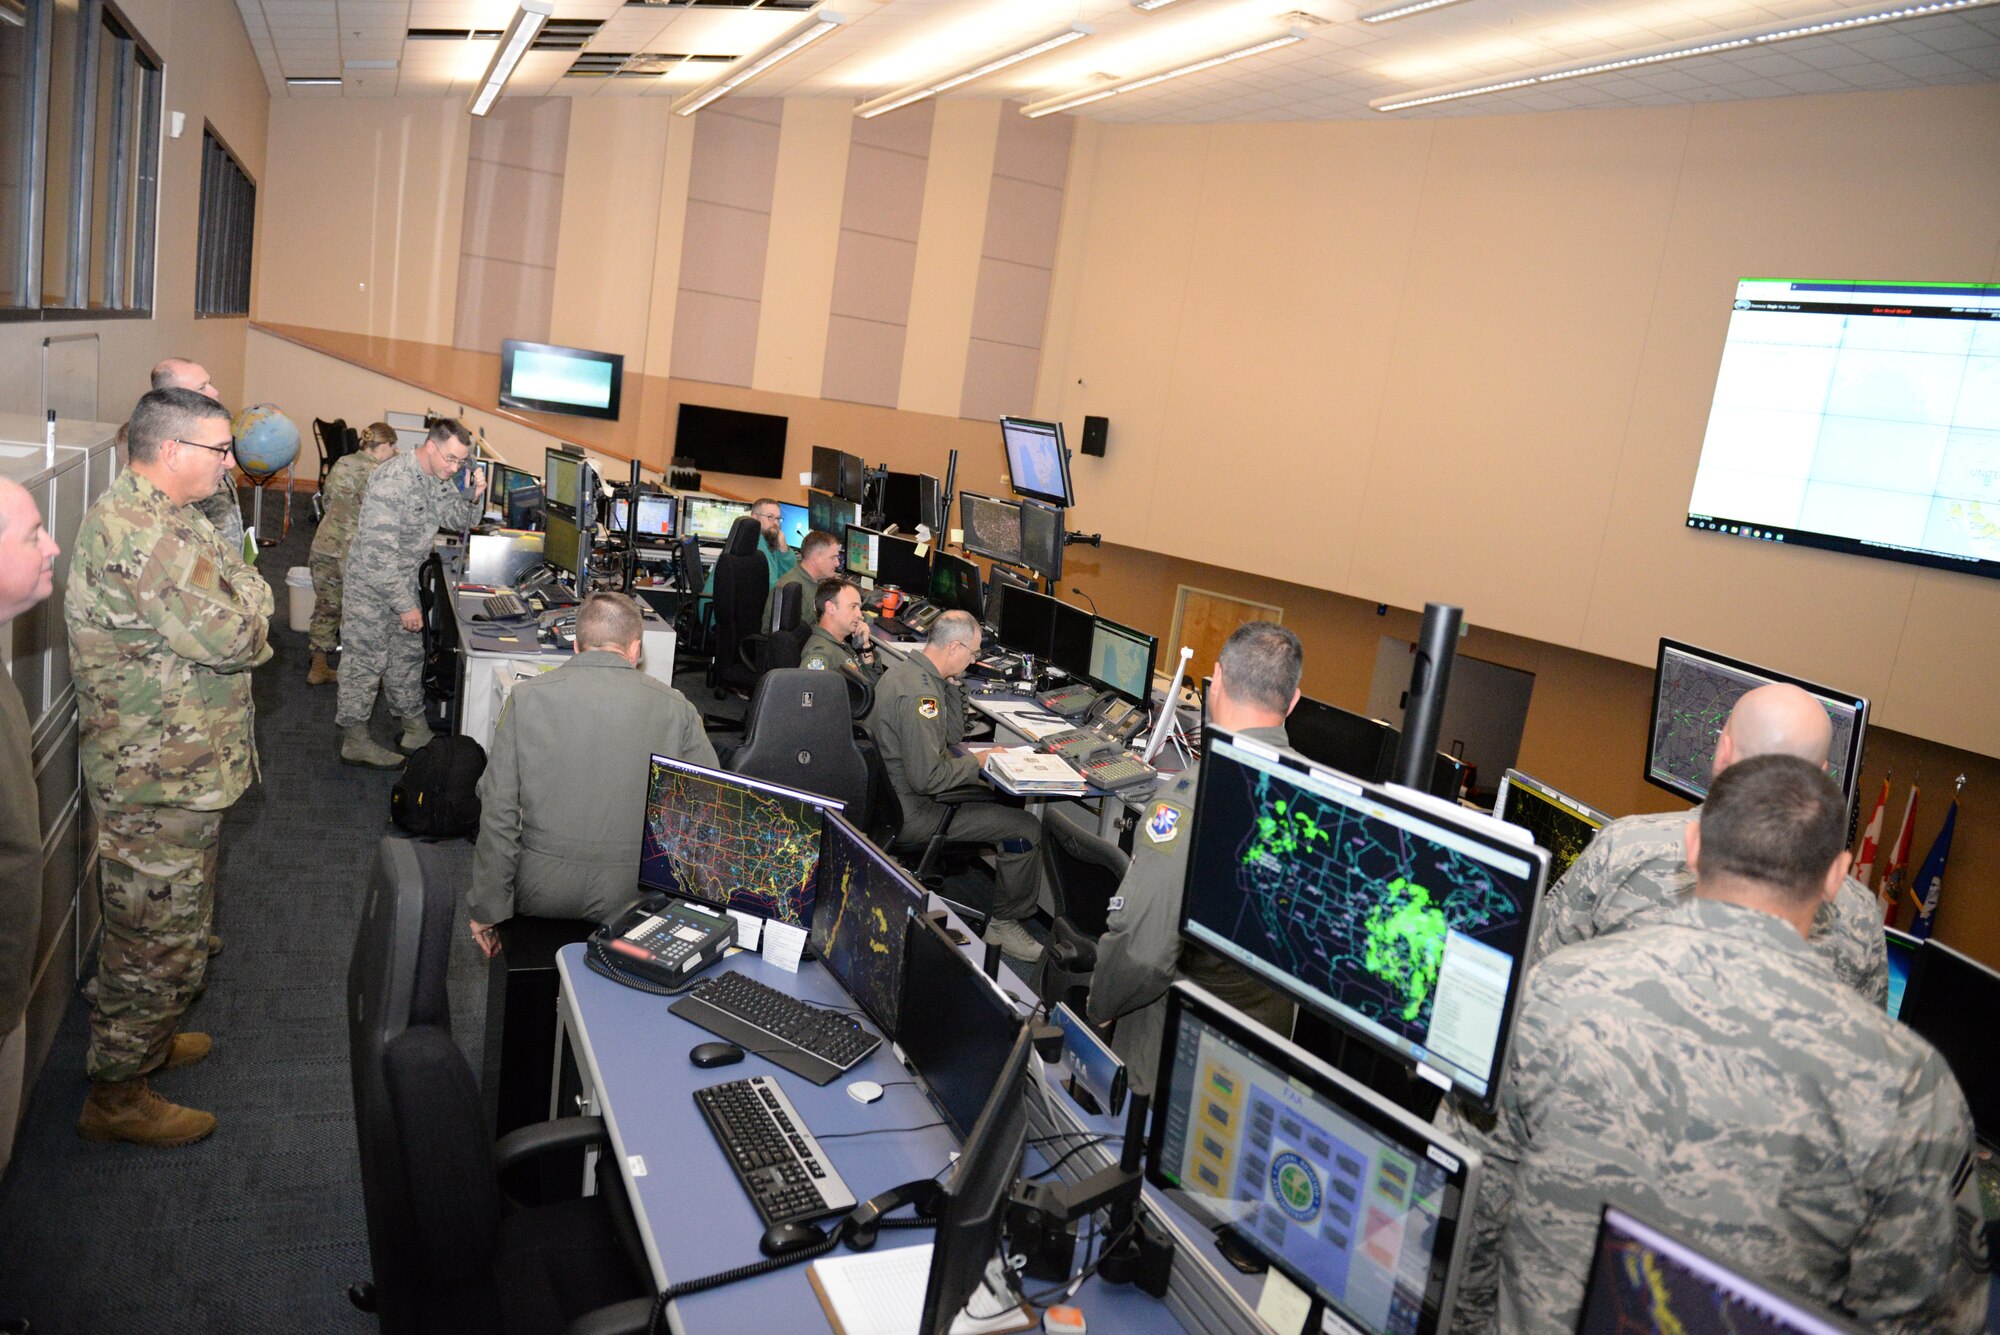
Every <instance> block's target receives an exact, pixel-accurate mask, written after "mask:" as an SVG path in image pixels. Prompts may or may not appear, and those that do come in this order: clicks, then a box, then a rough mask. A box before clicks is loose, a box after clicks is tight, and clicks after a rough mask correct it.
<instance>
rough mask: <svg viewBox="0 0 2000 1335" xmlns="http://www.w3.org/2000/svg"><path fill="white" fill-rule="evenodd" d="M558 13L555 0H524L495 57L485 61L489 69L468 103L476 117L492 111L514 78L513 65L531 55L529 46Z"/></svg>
mask: <svg viewBox="0 0 2000 1335" xmlns="http://www.w3.org/2000/svg"><path fill="white" fill-rule="evenodd" d="M555 12H556V6H555V0H521V7H520V8H519V9H517V10H515V11H514V17H513V18H511V19H509V20H508V21H507V30H506V31H505V32H503V33H501V34H500V45H499V46H497V47H495V48H494V51H493V59H491V60H489V61H488V62H486V72H485V73H484V74H482V75H480V76H479V83H478V86H476V87H475V88H474V89H473V90H472V97H471V99H470V100H469V101H467V102H466V104H465V109H466V110H467V111H469V112H471V113H472V114H473V115H475V116H484V115H485V114H486V113H487V112H488V111H490V110H492V108H493V103H494V101H495V100H496V99H498V98H499V96H500V90H501V89H503V88H505V87H506V86H507V80H509V79H511V78H513V77H514V67H515V66H516V65H519V64H520V63H521V57H522V56H524V55H526V54H528V48H529V46H531V45H533V43H534V40H535V38H536V36H537V35H538V34H540V32H541V31H542V25H543V24H545V23H547V22H548V21H549V15H551V14H553V13H555Z"/></svg>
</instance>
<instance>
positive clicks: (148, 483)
mask: <svg viewBox="0 0 2000 1335" xmlns="http://www.w3.org/2000/svg"><path fill="white" fill-rule="evenodd" d="M129 426H130V431H129V442H128V448H129V450H130V459H129V463H128V464H127V467H126V469H125V471H124V472H122V473H120V474H119V475H118V477H117V479H116V480H115V481H114V482H112V484H111V486H110V488H109V489H108V490H107V491H106V492H105V493H104V495H103V497H102V498H101V499H99V500H98V502H97V504H96V505H94V506H92V507H91V510H90V513H89V514H88V515H86V516H85V517H84V521H83V527H82V528H81V529H80V530H79V531H78V533H77V538H76V554H75V558H74V560H73V561H72V563H71V565H70V572H69V584H68V588H67V590H66V592H65V597H64V605H63V619H64V620H65V621H66V622H67V623H68V626H69V642H70V663H71V668H72V671H73V672H74V674H75V678H76V693H77V707H78V712H79V714H80V715H81V723H82V734H83V777H84V784H85V787H86V788H87V790H88V791H89V793H90V805H91V808H92V810H93V811H94V813H95V814H96V817H97V852H98V858H99V865H100V875H101V877H102V881H103V885H102V895H103V908H104V941H103V944H102V946H101V947H100V948H99V951H98V957H97V999H96V1002H95V1004H94V1005H93V1007H92V1009H91V1015H90V1051H89V1054H88V1056H87V1057H86V1059H85V1061H86V1065H87V1067H88V1070H89V1073H90V1079H91V1086H90V1098H89V1100H88V1101H87V1102H85V1104H84V1105H83V1115H82V1116H81V1117H80V1118H78V1119H77V1130H78V1131H79V1132H80V1133H81V1134H82V1135H83V1136H84V1137H85V1138H86V1139H89V1140H128V1141H131V1142H133V1143H135V1144H140V1145H155V1146H173V1145H186V1144H190V1143H191V1142H193V1141H197V1140H200V1139H201V1138H202V1137H203V1136H206V1135H207V1134H208V1133H209V1132H211V1131H213V1130H214V1129H215V1118H214V1117H213V1116H212V1115H211V1114H209V1113H205V1112H196V1111H194V1110H193V1109H190V1108H182V1107H179V1106H177V1105H175V1104H172V1103H169V1102H167V1101H166V1100H165V1099H162V1098H161V1097H160V1096H159V1095H157V1094H155V1093H153V1092H152V1090H151V1089H150V1088H149V1087H148V1086H147V1083H146V1077H147V1076H148V1075H149V1074H151V1073H152V1072H154V1071H159V1070H172V1069H173V1068H174V1067H177V1066H185V1065H187V1064H189V1063H190V1062H197V1061H200V1060H201V1059H202V1058H203V1057H205V1056H207V1055H208V1051H209V1047H210V1043H209V1039H208V1036H207V1035H205V1034H194V1033H176V1032H175V1030H176V1029H177V1027H178V1026H179V1023H180V1017H181V1013H182V1011H184V1010H185V1009H186V1008H187V1004H188V1002H189V1001H191V1000H192V999H193V998H194V995H195V994H196V993H197V992H198V991H200V989H201V984H202V979H203V977H204V975H205V973H206V970H207V966H208V953H209V952H208V947H209V944H210V941H209V927H210V924H211V921H212V919H213V915H214V910H215V898H214V896H215V868H216V845H217V842H218V841H219V839H220V837H221V833H222V816H223V813H224V812H225V811H227V810H228V808H229V807H230V806H231V805H232V804H233V803H234V802H235V801H236V799H237V798H239V797H241V796H242V795H243V790H244V789H245V788H247V787H249V785H250V781H251V780H252V779H253V778H255V777H256V774H257V751H256V739H255V732H254V727H253V724H254V719H253V716H252V709H251V701H250V676H249V672H248V669H250V668H253V667H256V666H257V665H258V664H260V663H264V662H267V661H269V659H270V657H271V648H270V645H269V644H268V643H267V636H268V634H269V629H270V616H271V608H272V599H271V588H270V586H269V585H268V584H266V583H265V582H264V580H263V578H262V577H261V576H259V575H258V574H257V571H256V570H255V569H254V568H253V567H251V566H249V565H247V564H245V562H244V560H243V554H242V550H241V549H240V548H234V547H231V546H229V545H228V544H227V543H226V542H224V541H222V540H221V538H220V537H219V536H218V535H217V533H216V532H215V528H214V526H213V525H212V524H209V523H208V522H207V521H205V520H202V519H198V518H196V517H195V515H194V513H193V511H192V510H191V509H190V508H189V507H191V506H192V505H193V504H194V502H196V501H198V500H200V499H202V498H203V497H205V496H208V495H211V494H212V493H213V492H214V491H215V489H216V488H217V487H219V486H221V485H223V480H224V478H225V477H226V476H227V475H228V471H229V464H230V457H231V453H232V449H233V445H234V442H233V440H232V438H231V435H230V428H229V411H228V409H226V408H224V407H223V406H222V405H221V404H219V403H217V402H215V401H214V400H213V399H209V398H206V397H204V396H203V395H200V394H197V393H195V392H194V391H193V390H188V389H156V390H154V391H153V392H152V393H150V394H147V395H146V396H145V397H144V398H142V399H140V400H139V404H138V407H136V408H135V409H133V412H132V420H131V422H130V424H129Z"/></svg>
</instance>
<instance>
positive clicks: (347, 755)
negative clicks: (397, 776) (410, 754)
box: [340, 723, 403, 769]
mask: <svg viewBox="0 0 2000 1335" xmlns="http://www.w3.org/2000/svg"><path fill="white" fill-rule="evenodd" d="M340 759H341V761H342V763H344V764H348V765H366V766H368V767H369V768H371V769H401V768H403V757H402V756H401V755H399V754H398V753H396V752H394V751H391V750H390V749H389V748H388V747H386V746H384V745H382V744H381V743H380V742H378V741H376V740H375V739H374V738H373V737H371V736H369V735H368V725H367V724H366V723H356V724H353V725H352V726H350V727H349V728H348V729H347V730H346V731H345V732H343V733H341V734H340Z"/></svg>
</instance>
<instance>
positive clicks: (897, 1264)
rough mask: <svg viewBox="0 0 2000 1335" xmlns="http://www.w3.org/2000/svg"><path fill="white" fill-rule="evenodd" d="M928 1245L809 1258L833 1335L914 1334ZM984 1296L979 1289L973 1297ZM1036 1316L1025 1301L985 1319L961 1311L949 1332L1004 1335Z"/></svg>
mask: <svg viewBox="0 0 2000 1335" xmlns="http://www.w3.org/2000/svg"><path fill="white" fill-rule="evenodd" d="M932 1250H933V1244H931V1243H928V1242H927V1243H924V1244H922V1245H921V1246H916V1247H892V1248H889V1249H887V1250H885V1251H867V1252H849V1253H848V1254H847V1255H845V1256H830V1257H828V1258H826V1259H825V1260H823V1261H814V1262H813V1263H812V1268H811V1269H810V1270H808V1271H807V1272H806V1275H807V1278H809V1279H810V1280H812V1286H813V1292H814V1293H816V1294H818V1295H819V1305H820V1306H821V1307H823V1308H825V1309H826V1319H827V1322H828V1324H830V1325H831V1326H832V1327H833V1330H834V1335H918V1331H917V1327H918V1326H919V1325H920V1324H921V1323H922V1321H923V1316H924V1290H925V1288H926V1287H927V1286H928V1285H929V1283H930V1276H931V1251H932ZM984 1296H986V1291H985V1290H984V1289H982V1290H980V1291H979V1293H977V1294H975V1295H974V1297H973V1302H974V1303H975V1304H976V1303H977V1302H978V1301H979V1299H980V1298H981V1297H984ZM989 1301H990V1299H989ZM1039 1319H1040V1318H1038V1317H1037V1316H1036V1315H1035V1312H1034V1309H1033V1308H1031V1307H1029V1306H1028V1305H1027V1304H1026V1303H1021V1304H1019V1305H1017V1306H1014V1307H1010V1308H1008V1309H1007V1310H1006V1311H1004V1312H1002V1313H1000V1314H999V1315H998V1316H992V1317H985V1318H980V1317H973V1316H968V1315H966V1314H965V1313H964V1312H960V1313H959V1314H958V1319H957V1320H955V1321H953V1322H952V1323H951V1335H1005V1333H1006V1332H1008V1331H1017V1330H1032V1329H1034V1327H1035V1323H1036V1322H1037V1321H1038V1320H1039Z"/></svg>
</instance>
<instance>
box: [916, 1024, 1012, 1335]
mask: <svg viewBox="0 0 2000 1335" xmlns="http://www.w3.org/2000/svg"><path fill="white" fill-rule="evenodd" d="M1032 1045H1033V1037H1032V1031H1031V1030H1030V1029H1029V1028H1028V1026H1027V1025H1026V1024H1023V1025H1021V1026H1020V1030H1019V1032H1018V1033H1017V1034H1016V1035H1015V1036H1014V1042H1013V1044H1012V1045H1011V1046H1010V1047H1009V1048H1008V1049H1007V1054H1006V1057H1005V1058H1004V1059H1003V1061H1002V1062H1001V1064H1000V1072H999V1075H998V1077H997V1078H996V1079H995V1080H994V1081H993V1084H992V1086H991V1088H990V1089H989V1090H988V1092H987V1095H986V1101H985V1103H984V1104H982V1105H981V1106H980V1109H979V1115H978V1117H977V1119H976V1120H974V1122H973V1123H972V1130H971V1131H970V1132H969V1133H968V1134H967V1135H966V1137H965V1141H964V1144H963V1146H962V1147H961V1149H960V1153H959V1156H958V1162H957V1163H956V1164H954V1165H953V1166H952V1173H951V1181H949V1182H947V1183H946V1184H945V1188H944V1202H943V1204H942V1205H941V1207H940V1208H939V1210H938V1222H937V1241H936V1242H935V1243H934V1244H933V1246H932V1249H931V1270H930V1277H929V1279H928V1280H927V1281H926V1283H925V1285H924V1306H923V1312H922V1315H921V1317H920V1319H919V1320H918V1322H917V1330H918V1332H919V1335H950V1332H951V1330H952V1328H953V1327H954V1325H955V1324H956V1323H957V1321H958V1316H959V1313H960V1312H961V1311H966V1312H967V1315H969V1316H971V1317H973V1318H974V1319H979V1318H992V1317H995V1316H998V1315H1000V1314H1001V1313H1002V1312H1005V1311H1007V1310H1008V1309H1010V1308H1018V1307H1019V1306H1020V1303H1019V1301H1018V1300H1017V1299H1015V1298H1014V1297H1013V1296H1012V1294H1011V1293H1008V1294H1003V1295H994V1294H993V1293H991V1291H990V1290H989V1291H988V1292H987V1293H985V1294H984V1295H982V1294H981V1286H982V1285H983V1284H984V1282H985V1278H986V1275H987V1273H988V1265H989V1263H990V1262H991V1261H992V1260H993V1259H994V1257H996V1256H997V1255H999V1253H1000V1246H1001V1236H1002V1233H1003V1231H1004V1228H1005V1225H1006V1222H1007V1202H1008V1198H1009V1197H1010V1196H1011V1195H1012V1193H1013V1189H1014V1180H1015V1179H1016V1178H1017V1177H1019V1176H1020V1172H1021V1156H1022V1154H1023V1153H1024V1152H1025V1151H1026V1149H1027V1147H1028V1090H1027V1084H1028V1052H1029V1049H1030V1048H1031V1047H1032ZM1003 1273H1006V1274H1009V1275H1011V1273H1012V1272H1011V1271H1003ZM1010 1287H1011V1285H1010ZM982 1298H983V1301H982V1300H981V1299H982Z"/></svg>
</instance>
